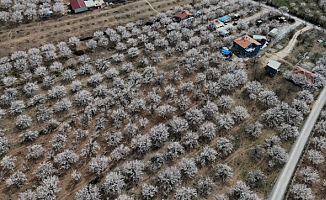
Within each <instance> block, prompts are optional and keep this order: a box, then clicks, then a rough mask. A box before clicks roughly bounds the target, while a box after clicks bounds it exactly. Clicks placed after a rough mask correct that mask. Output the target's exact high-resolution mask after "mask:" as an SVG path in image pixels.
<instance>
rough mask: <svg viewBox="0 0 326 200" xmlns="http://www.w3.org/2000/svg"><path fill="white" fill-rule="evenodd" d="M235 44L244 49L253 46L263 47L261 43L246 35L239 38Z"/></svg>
mask: <svg viewBox="0 0 326 200" xmlns="http://www.w3.org/2000/svg"><path fill="white" fill-rule="evenodd" d="M234 42H235V43H237V44H238V45H239V46H241V47H242V48H244V49H245V48H247V47H248V46H249V45H251V44H256V45H261V44H260V43H259V42H257V41H256V40H254V39H252V38H251V37H249V36H248V35H245V36H243V37H239V38H237V39H235V40H234Z"/></svg>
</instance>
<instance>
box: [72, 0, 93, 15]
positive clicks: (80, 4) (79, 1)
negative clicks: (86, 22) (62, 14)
mask: <svg viewBox="0 0 326 200" xmlns="http://www.w3.org/2000/svg"><path fill="white" fill-rule="evenodd" d="M69 2H70V6H71V8H72V9H73V11H74V12H75V13H80V12H84V11H86V10H88V9H87V7H86V4H85V2H84V0H69Z"/></svg>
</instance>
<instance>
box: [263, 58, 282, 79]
mask: <svg viewBox="0 0 326 200" xmlns="http://www.w3.org/2000/svg"><path fill="white" fill-rule="evenodd" d="M280 66H281V63H279V62H277V61H275V60H269V61H268V63H267V65H266V67H265V70H266V71H267V72H268V73H270V74H271V75H273V76H274V75H275V74H276V73H277V72H278V69H279V68H280Z"/></svg>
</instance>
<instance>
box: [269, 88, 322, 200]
mask: <svg viewBox="0 0 326 200" xmlns="http://www.w3.org/2000/svg"><path fill="white" fill-rule="evenodd" d="M325 102H326V87H325V88H324V89H323V90H322V92H321V93H320V95H319V97H318V99H317V101H316V102H315V104H314V105H313V108H312V110H311V112H310V114H309V116H308V118H307V120H306V122H305V123H304V125H303V127H302V129H301V131H300V135H299V137H298V138H297V140H296V141H295V143H294V145H293V146H292V149H291V152H290V154H289V159H288V161H287V163H286V164H285V166H284V168H283V170H282V171H281V173H280V174H279V177H278V179H277V182H276V183H275V185H274V188H273V190H272V192H271V194H270V196H269V200H282V199H283V198H284V196H285V195H286V191H287V187H288V185H289V183H290V181H291V178H292V175H293V173H294V171H295V168H296V165H297V163H298V161H299V159H300V156H301V154H302V152H303V149H304V147H305V145H306V143H307V141H308V139H309V135H310V132H311V131H312V129H313V127H314V125H315V123H316V121H317V119H318V116H319V114H320V112H321V110H322V108H323V106H324V105H325Z"/></svg>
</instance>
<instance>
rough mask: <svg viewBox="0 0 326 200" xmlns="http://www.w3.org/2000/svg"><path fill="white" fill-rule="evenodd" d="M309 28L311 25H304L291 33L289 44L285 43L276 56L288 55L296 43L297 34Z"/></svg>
mask: <svg viewBox="0 0 326 200" xmlns="http://www.w3.org/2000/svg"><path fill="white" fill-rule="evenodd" d="M310 29H311V26H306V27H304V28H303V29H301V30H299V31H297V32H296V33H295V34H294V35H293V37H292V39H291V40H290V42H289V44H288V45H287V46H286V47H285V48H284V49H283V50H282V51H280V52H278V53H276V57H279V58H285V57H286V56H287V55H289V54H290V53H291V52H292V50H293V48H294V46H295V44H296V43H297V41H298V36H299V35H300V34H302V33H304V32H306V31H308V30H310Z"/></svg>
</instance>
